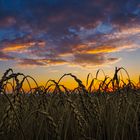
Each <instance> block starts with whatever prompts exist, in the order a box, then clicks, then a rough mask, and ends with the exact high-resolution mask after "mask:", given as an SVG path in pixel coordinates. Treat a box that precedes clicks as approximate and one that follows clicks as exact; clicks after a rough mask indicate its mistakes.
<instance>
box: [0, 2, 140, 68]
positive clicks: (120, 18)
mask: <svg viewBox="0 0 140 140" xmlns="http://www.w3.org/2000/svg"><path fill="white" fill-rule="evenodd" d="M139 23H140V1H139V0H80V1H79V0H14V2H13V0H0V43H1V44H0V50H1V52H2V53H3V54H5V55H7V57H9V55H10V56H11V57H15V58H16V59H15V61H17V63H20V65H22V64H23V65H25V64H28V63H29V65H33V64H34V65H40V66H48V65H49V64H52V63H54V64H60V63H61V62H62V63H63V62H65V63H67V64H76V65H81V66H82V65H86V64H91V65H92V64H95V65H102V64H106V63H110V62H116V60H118V58H108V55H107V54H108V53H111V52H115V51H122V50H125V49H127V50H128V49H135V48H138V46H139V44H140V42H138V41H137V40H138V38H139V36H140V27H139ZM136 39H137V40H136ZM12 48H13V50H12ZM54 58H55V59H54ZM0 59H1V60H2V55H0ZM18 60H19V61H18Z"/></svg>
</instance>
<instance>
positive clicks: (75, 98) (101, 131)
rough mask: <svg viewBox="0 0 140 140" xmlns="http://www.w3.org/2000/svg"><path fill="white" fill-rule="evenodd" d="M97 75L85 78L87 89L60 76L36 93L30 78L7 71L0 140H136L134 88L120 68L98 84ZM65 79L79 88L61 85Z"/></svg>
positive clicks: (138, 100) (0, 89)
mask: <svg viewBox="0 0 140 140" xmlns="http://www.w3.org/2000/svg"><path fill="white" fill-rule="evenodd" d="M121 71H123V72H125V74H126V75H127V80H125V81H124V80H123V76H122V74H121ZM100 72H102V71H101V70H99V71H97V73H96V76H95V78H93V77H92V76H91V74H89V75H88V76H87V85H83V84H82V82H81V81H80V80H79V79H78V78H77V77H76V76H74V75H72V74H65V75H63V76H62V77H61V78H60V79H59V80H58V81H57V82H56V81H54V80H49V81H48V82H47V83H46V85H45V86H41V87H39V86H38V85H37V83H36V81H35V80H34V79H33V78H32V77H30V76H25V75H23V74H21V73H14V72H13V71H12V69H9V70H7V71H6V72H5V73H4V75H3V76H2V78H1V80H0V140H139V139H140V87H139V83H137V84H134V83H133V82H132V81H131V80H130V78H129V75H128V73H127V72H126V71H125V69H123V68H116V69H115V72H114V77H113V78H110V77H108V76H105V77H104V79H103V80H99V79H98V75H99V73H100ZM65 76H69V77H70V78H73V79H74V80H75V82H77V83H78V87H77V88H75V89H74V90H69V89H67V88H66V87H65V86H64V85H61V84H60V83H61V80H62V79H63V78H65ZM30 80H33V81H34V82H35V84H36V88H31V85H30ZM25 82H26V83H28V85H29V87H30V90H29V91H28V92H27V91H24V88H23V85H24V83H25ZM9 88H10V90H9ZM10 92H11V93H10Z"/></svg>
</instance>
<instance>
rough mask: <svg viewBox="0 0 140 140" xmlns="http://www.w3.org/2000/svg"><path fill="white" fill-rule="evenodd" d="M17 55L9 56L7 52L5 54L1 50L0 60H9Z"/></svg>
mask: <svg viewBox="0 0 140 140" xmlns="http://www.w3.org/2000/svg"><path fill="white" fill-rule="evenodd" d="M14 59H15V57H13V56H9V55H7V54H4V53H3V52H0V61H8V60H14Z"/></svg>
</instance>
